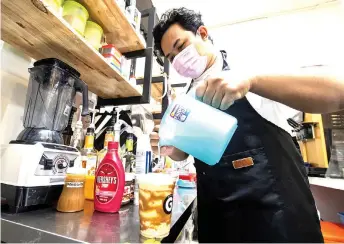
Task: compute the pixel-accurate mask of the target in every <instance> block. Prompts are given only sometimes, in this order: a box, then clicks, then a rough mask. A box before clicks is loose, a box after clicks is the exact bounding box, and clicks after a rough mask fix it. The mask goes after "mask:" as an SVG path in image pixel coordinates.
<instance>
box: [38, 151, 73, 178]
mask: <svg viewBox="0 0 344 244" xmlns="http://www.w3.org/2000/svg"><path fill="white" fill-rule="evenodd" d="M77 156H78V155H76V154H70V153H68V152H63V151H57V150H54V151H45V152H44V153H43V155H42V157H41V159H40V160H39V164H38V166H37V168H36V171H35V175H37V176H59V175H60V176H64V175H65V174H66V173H67V169H68V168H69V167H74V161H75V159H76V158H77Z"/></svg>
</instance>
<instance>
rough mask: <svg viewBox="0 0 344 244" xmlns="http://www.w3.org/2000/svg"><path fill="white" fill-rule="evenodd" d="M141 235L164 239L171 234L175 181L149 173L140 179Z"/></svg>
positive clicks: (168, 176)
mask: <svg viewBox="0 0 344 244" xmlns="http://www.w3.org/2000/svg"><path fill="white" fill-rule="evenodd" d="M138 185H139V199H140V200H139V203H140V204H139V213H140V227H141V235H142V236H144V237H147V238H163V237H166V236H168V234H169V233H170V225H171V213H172V207H173V190H174V186H175V179H174V178H173V177H171V176H170V175H166V174H155V173H149V174H144V175H140V176H139V177H138Z"/></svg>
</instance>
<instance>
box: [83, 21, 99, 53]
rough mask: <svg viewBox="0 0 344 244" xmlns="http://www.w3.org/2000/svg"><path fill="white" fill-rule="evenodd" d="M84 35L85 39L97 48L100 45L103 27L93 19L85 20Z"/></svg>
mask: <svg viewBox="0 0 344 244" xmlns="http://www.w3.org/2000/svg"><path fill="white" fill-rule="evenodd" d="M84 36H85V39H86V41H87V42H88V43H90V44H91V45H92V46H93V47H94V48H95V49H97V50H98V49H99V48H100V47H101V41H102V37H103V28H102V27H101V26H100V25H98V24H97V23H95V22H93V21H87V22H86V27H85V33H84Z"/></svg>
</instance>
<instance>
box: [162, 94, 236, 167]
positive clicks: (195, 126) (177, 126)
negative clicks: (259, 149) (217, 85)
mask: <svg viewBox="0 0 344 244" xmlns="http://www.w3.org/2000/svg"><path fill="white" fill-rule="evenodd" d="M237 127H238V126H237V119H236V118H234V117H233V116H231V115H229V114H226V113H224V112H222V111H221V110H218V109H216V108H213V107H211V106H209V105H207V104H205V103H203V102H201V101H198V100H197V99H196V98H195V90H194V89H192V90H191V91H190V92H189V94H185V95H181V96H179V97H177V98H176V99H175V100H174V101H173V102H172V104H170V105H169V106H168V108H167V110H166V112H165V114H164V116H163V118H162V120H161V124H160V130H159V136H160V140H159V144H160V146H174V147H176V148H178V149H179V150H182V151H183V152H186V153H188V154H190V155H192V156H193V157H195V158H197V159H199V160H201V161H202V162H204V163H207V164H209V165H215V164H217V163H218V162H219V161H220V159H221V157H222V155H223V153H224V151H225V150H226V148H227V146H228V143H229V141H230V140H231V139H232V136H233V134H234V132H235V130H236V128H237Z"/></svg>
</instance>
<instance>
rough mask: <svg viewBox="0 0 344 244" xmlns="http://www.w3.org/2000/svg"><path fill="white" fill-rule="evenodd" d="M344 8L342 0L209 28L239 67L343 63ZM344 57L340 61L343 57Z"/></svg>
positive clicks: (219, 45) (233, 63)
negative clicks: (311, 8) (300, 10)
mask: <svg viewBox="0 0 344 244" xmlns="http://www.w3.org/2000/svg"><path fill="white" fill-rule="evenodd" d="M343 30H344V10H343V8H341V7H340V3H339V2H335V3H332V4H327V5H325V6H321V7H319V8H315V9H313V10H308V11H302V12H296V13H292V14H286V15H281V16H276V17H270V18H267V19H260V20H254V21H249V22H244V23H240V24H234V25H229V26H224V27H221V28H216V29H212V30H210V34H211V35H212V36H213V39H214V43H215V45H216V46H217V47H219V48H222V49H225V50H226V51H227V53H228V61H229V64H230V66H231V68H232V69H234V68H236V67H250V66H252V67H257V66H258V67H260V66H275V67H276V66H290V67H291V66H294V67H300V66H303V65H312V64H319V63H322V64H332V63H340V62H341V64H342V63H343V60H344V55H343V54H344V49H343V47H344V45H343V44H344V32H343ZM340 60H341V61H340Z"/></svg>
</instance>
